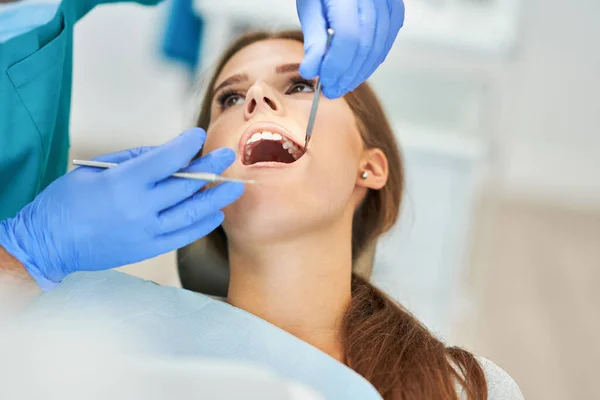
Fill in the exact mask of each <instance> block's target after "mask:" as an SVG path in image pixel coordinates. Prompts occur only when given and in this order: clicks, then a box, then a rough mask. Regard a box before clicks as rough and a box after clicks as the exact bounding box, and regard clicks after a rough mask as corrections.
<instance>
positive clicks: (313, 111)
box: [304, 28, 335, 151]
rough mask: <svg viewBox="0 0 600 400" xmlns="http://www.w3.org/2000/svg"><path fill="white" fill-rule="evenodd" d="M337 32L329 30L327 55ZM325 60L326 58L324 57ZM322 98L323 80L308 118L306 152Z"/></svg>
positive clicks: (326, 46)
mask: <svg viewBox="0 0 600 400" xmlns="http://www.w3.org/2000/svg"><path fill="white" fill-rule="evenodd" d="M334 34H335V31H334V30H333V29H331V28H329V29H327V44H326V45H325V55H327V53H328V52H329V47H331V40H332V39H333V35H334ZM323 58H325V56H323ZM320 97H321V78H320V77H319V81H318V82H317V88H316V89H315V98H314V99H313V103H312V108H311V109H310V117H309V118H308V127H307V128H306V139H305V140H304V151H306V150H307V149H308V142H310V138H311V137H312V132H313V128H314V126H315V119H316V118H317V108H318V107H319V99H320Z"/></svg>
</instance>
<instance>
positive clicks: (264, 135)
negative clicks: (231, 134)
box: [246, 132, 283, 144]
mask: <svg viewBox="0 0 600 400" xmlns="http://www.w3.org/2000/svg"><path fill="white" fill-rule="evenodd" d="M282 139H283V136H281V135H280V134H279V133H273V132H256V133H255V134H253V135H252V136H251V137H250V139H248V141H247V142H246V144H250V143H254V142H258V141H260V140H276V141H279V140H282Z"/></svg>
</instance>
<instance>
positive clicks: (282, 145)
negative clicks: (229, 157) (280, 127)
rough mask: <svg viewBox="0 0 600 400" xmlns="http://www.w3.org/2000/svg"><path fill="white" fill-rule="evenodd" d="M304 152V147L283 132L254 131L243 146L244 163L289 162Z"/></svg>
mask: <svg viewBox="0 0 600 400" xmlns="http://www.w3.org/2000/svg"><path fill="white" fill-rule="evenodd" d="M303 154H304V149H302V147H301V146H299V145H298V144H296V143H295V142H293V141H292V140H291V139H290V138H289V137H288V136H287V135H286V134H285V133H284V132H272V131H267V130H264V131H256V132H254V133H252V134H251V135H250V136H249V137H248V139H247V140H246V143H245V144H244V148H243V156H242V160H243V163H244V165H253V164H257V163H261V162H276V163H283V164H291V163H293V162H295V161H297V160H298V159H299V158H300V157H302V155H303Z"/></svg>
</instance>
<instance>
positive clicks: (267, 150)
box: [249, 140, 296, 164]
mask: <svg viewBox="0 0 600 400" xmlns="http://www.w3.org/2000/svg"><path fill="white" fill-rule="evenodd" d="M249 161H250V164H256V163H258V162H280V163H285V164H291V163H293V162H294V161H296V159H295V158H294V156H292V155H291V154H290V153H289V152H288V151H287V150H286V149H284V148H283V146H282V144H281V142H277V141H274V140H263V141H260V142H258V143H257V144H256V146H255V147H254V148H253V149H252V154H251V155H250V160H249Z"/></svg>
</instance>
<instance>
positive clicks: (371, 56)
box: [296, 0, 404, 98]
mask: <svg viewBox="0 0 600 400" xmlns="http://www.w3.org/2000/svg"><path fill="white" fill-rule="evenodd" d="M296 8H297V11H298V17H299V18H300V24H301V25H302V32H303V33H304V49H305V57H304V61H303V62H302V65H301V66H300V73H301V74H302V75H303V76H304V77H305V78H308V79H312V78H314V77H316V76H317V75H319V76H320V79H321V81H322V83H323V94H324V95H325V96H327V97H328V98H338V97H342V96H343V95H345V94H346V93H348V92H350V91H352V90H354V89H356V88H357V87H358V86H359V85H360V84H361V83H363V82H364V81H366V80H367V78H369V77H370V76H371V74H373V72H375V70H376V69H377V67H379V65H380V64H381V63H382V62H383V61H384V60H385V58H386V56H387V54H388V53H389V51H390V49H391V48H392V45H393V44H394V41H395V40H396V36H397V35H398V32H399V31H400V28H401V27H402V25H403V24H404V2H403V1H402V0H296ZM327 28H333V29H334V30H335V36H334V38H333V42H332V43H331V49H330V50H329V53H328V54H327V55H326V56H325V58H324V59H323V56H324V53H325V47H326V43H327Z"/></svg>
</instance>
